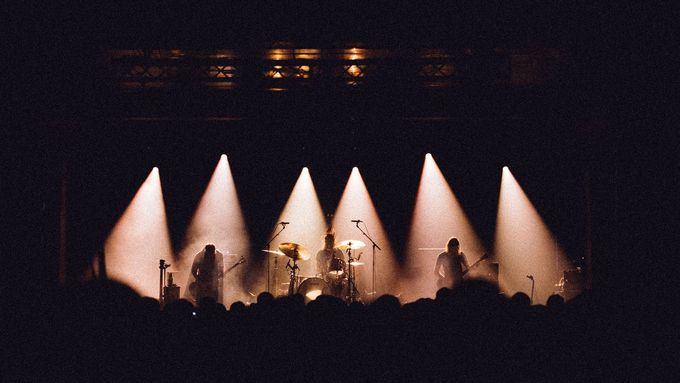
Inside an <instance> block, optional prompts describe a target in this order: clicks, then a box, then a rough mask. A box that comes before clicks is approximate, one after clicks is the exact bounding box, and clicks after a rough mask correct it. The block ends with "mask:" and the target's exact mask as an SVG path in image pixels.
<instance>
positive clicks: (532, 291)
mask: <svg viewBox="0 0 680 383" xmlns="http://www.w3.org/2000/svg"><path fill="white" fill-rule="evenodd" d="M527 278H529V279H531V296H530V297H529V304H532V305H533V304H534V282H535V281H534V276H533V275H531V274H529V275H527Z"/></svg>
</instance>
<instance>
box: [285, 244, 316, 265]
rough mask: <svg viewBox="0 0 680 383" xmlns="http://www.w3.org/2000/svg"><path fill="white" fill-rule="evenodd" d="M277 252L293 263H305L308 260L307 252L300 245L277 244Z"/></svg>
mask: <svg viewBox="0 0 680 383" xmlns="http://www.w3.org/2000/svg"><path fill="white" fill-rule="evenodd" d="M279 250H281V252H283V255H285V256H286V257H288V258H292V259H293V260H295V261H306V260H308V259H309V258H310V255H309V253H308V252H307V250H306V249H305V248H304V247H302V245H298V244H297V243H292V242H284V243H281V244H279Z"/></svg>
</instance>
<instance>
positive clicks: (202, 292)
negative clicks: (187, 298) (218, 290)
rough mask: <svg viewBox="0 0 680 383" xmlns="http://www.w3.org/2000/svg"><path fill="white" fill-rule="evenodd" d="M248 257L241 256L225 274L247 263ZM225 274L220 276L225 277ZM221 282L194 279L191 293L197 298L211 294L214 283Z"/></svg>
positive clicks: (190, 285)
mask: <svg viewBox="0 0 680 383" xmlns="http://www.w3.org/2000/svg"><path fill="white" fill-rule="evenodd" d="M245 262H246V259H245V258H243V257H241V258H239V260H238V261H237V262H236V263H234V264H233V265H231V266H230V267H229V268H228V269H227V270H226V271H225V272H224V275H227V274H228V273H229V272H230V271H232V270H234V269H235V268H236V266H238V265H240V264H242V263H245ZM224 275H223V276H222V277H220V278H223V277H224ZM215 282H217V283H221V282H218V281H203V280H198V279H197V280H194V281H193V282H191V283H190V284H189V293H190V294H191V296H192V297H194V298H196V297H199V296H206V295H210V293H211V291H213V290H214V287H215V286H214V283H215Z"/></svg>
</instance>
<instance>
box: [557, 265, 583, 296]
mask: <svg viewBox="0 0 680 383" xmlns="http://www.w3.org/2000/svg"><path fill="white" fill-rule="evenodd" d="M583 286H584V278H583V273H582V272H581V268H580V267H577V268H575V269H569V270H564V286H563V287H562V288H563V289H564V291H581V290H583Z"/></svg>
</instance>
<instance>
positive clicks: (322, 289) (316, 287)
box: [297, 278, 329, 304]
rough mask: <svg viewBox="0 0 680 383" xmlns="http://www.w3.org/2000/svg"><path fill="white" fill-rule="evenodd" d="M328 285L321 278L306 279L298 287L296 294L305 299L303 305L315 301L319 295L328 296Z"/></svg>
mask: <svg viewBox="0 0 680 383" xmlns="http://www.w3.org/2000/svg"><path fill="white" fill-rule="evenodd" d="M328 291H329V289H328V284H327V283H326V281H324V280H323V279H321V278H307V279H305V280H304V282H302V283H301V284H300V287H298V291H297V292H298V294H300V295H302V296H303V297H304V298H305V304H307V303H309V302H310V301H313V300H315V299H316V298H317V297H318V296H319V295H321V294H328Z"/></svg>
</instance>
